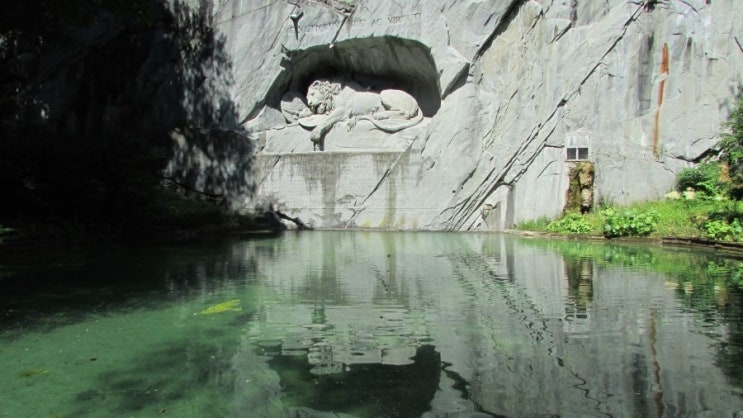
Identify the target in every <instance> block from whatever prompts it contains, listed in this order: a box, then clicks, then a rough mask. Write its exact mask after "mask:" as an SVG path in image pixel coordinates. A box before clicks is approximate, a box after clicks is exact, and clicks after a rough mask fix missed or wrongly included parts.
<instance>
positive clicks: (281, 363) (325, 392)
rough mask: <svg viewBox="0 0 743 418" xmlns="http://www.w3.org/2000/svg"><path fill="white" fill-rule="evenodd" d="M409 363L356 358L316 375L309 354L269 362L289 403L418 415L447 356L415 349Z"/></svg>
mask: <svg viewBox="0 0 743 418" xmlns="http://www.w3.org/2000/svg"><path fill="white" fill-rule="evenodd" d="M411 360H412V362H411V363H410V364H407V365H399V366H393V365H384V364H379V363H369V364H355V365H350V366H348V367H347V368H345V369H341V370H338V371H337V372H336V373H333V374H323V375H320V376H318V375H316V374H314V373H313V370H312V365H311V364H309V363H308V362H307V358H306V357H304V356H296V355H294V356H292V355H288V356H285V355H276V356H274V357H273V358H272V359H271V360H270V361H269V362H268V364H269V366H270V367H271V368H272V369H273V370H275V371H276V372H277V373H278V375H279V378H280V383H281V385H282V386H283V388H284V391H283V392H284V396H285V397H286V399H287V403H288V404H290V405H294V406H302V407H309V408H312V409H315V410H320V411H333V412H342V413H348V414H353V415H355V416H361V417H418V416H421V415H422V414H423V413H424V412H426V411H428V410H429V409H430V402H431V400H432V399H433V397H434V394H435V392H436V391H437V389H438V384H439V375H440V374H441V358H440V354H439V353H437V352H436V350H435V349H434V347H433V346H430V345H424V346H421V347H419V348H418V349H417V350H415V355H414V356H413V357H412V358H411Z"/></svg>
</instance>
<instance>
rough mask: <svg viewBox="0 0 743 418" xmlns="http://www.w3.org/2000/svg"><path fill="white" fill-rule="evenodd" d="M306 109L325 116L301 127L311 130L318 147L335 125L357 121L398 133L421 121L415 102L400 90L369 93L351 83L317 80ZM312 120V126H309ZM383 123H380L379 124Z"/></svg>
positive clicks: (308, 97)
mask: <svg viewBox="0 0 743 418" xmlns="http://www.w3.org/2000/svg"><path fill="white" fill-rule="evenodd" d="M307 105H308V107H309V108H310V110H311V111H312V113H313V114H314V115H327V117H325V118H322V119H320V120H319V121H318V119H317V118H315V119H312V118H306V119H308V120H307V121H306V122H307V123H303V120H302V119H300V120H299V121H298V122H299V123H300V124H302V125H303V126H305V127H310V128H314V129H313V130H312V134H311V135H310V139H312V141H313V142H315V143H319V142H322V140H323V139H324V138H325V135H326V134H327V133H328V132H329V131H330V130H331V129H332V128H333V126H335V124H336V123H338V122H341V121H344V120H348V121H349V122H350V124H351V126H353V125H354V124H355V123H356V121H357V120H368V121H369V122H371V123H372V124H373V125H374V126H375V127H376V128H377V129H380V130H382V131H385V132H390V133H392V132H398V131H401V130H403V129H407V128H410V127H412V126H415V125H417V124H418V123H420V122H421V120H423V114H422V112H421V109H420V107H419V106H418V102H417V101H416V100H415V98H413V96H411V95H410V94H408V93H406V92H404V91H402V90H393V89H389V90H382V91H380V92H375V91H369V90H368V89H366V88H364V87H362V86H361V85H359V84H357V83H354V82H340V81H338V80H328V79H320V80H316V81H314V82H313V83H312V84H311V85H310V86H309V88H308V89H307ZM310 120H312V122H310ZM380 121H384V122H380Z"/></svg>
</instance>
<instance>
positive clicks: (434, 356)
mask: <svg viewBox="0 0 743 418" xmlns="http://www.w3.org/2000/svg"><path fill="white" fill-rule="evenodd" d="M62 260H64V257H62ZM75 260H76V261H75V262H74V263H66V264H65V263H62V264H61V265H63V266H65V267H64V268H60V267H59V266H60V263H56V264H54V263H52V264H51V266H47V267H45V266H44V265H43V264H34V265H31V267H29V265H26V266H25V267H24V266H23V265H21V266H16V267H13V268H10V269H9V270H8V269H6V271H12V275H11V276H10V277H9V278H5V279H3V280H1V281H0V301H1V302H2V305H0V306H1V307H2V308H1V309H2V312H1V313H2V315H3V317H4V318H5V320H4V321H3V322H0V327H1V328H0V339H2V340H3V342H4V344H3V347H2V349H0V368H2V369H3V370H13V373H12V377H11V378H9V379H7V381H6V382H3V383H0V390H2V392H0V393H10V394H11V395H12V396H10V400H9V401H8V402H7V403H5V404H4V406H3V408H5V410H7V411H10V412H8V413H6V412H5V410H2V411H0V412H2V413H6V414H9V416H10V415H13V416H17V415H39V416H44V415H52V414H59V415H74V416H85V415H91V416H92V415H99V416H100V415H101V414H103V415H111V416H113V415H152V414H162V413H168V414H172V415H175V416H246V414H249V415H250V416H343V414H346V415H350V416H360V417H376V416H391V417H395V416H445V415H447V414H449V415H457V414H459V416H549V415H560V416H678V415H682V416H686V415H700V414H706V415H710V416H718V415H728V416H731V415H733V414H734V413H736V412H737V411H738V410H740V409H743V401H742V400H741V394H742V393H743V390H742V388H743V372H742V370H741V362H740V358H741V355H742V354H743V332H741V327H742V325H741V324H743V308H741V306H742V305H741V302H743V300H741V295H742V293H741V290H740V287H739V283H740V277H741V274H740V272H743V264H741V262H739V261H736V260H730V259H723V258H719V257H716V256H715V255H714V254H707V253H701V252H690V251H680V250H675V251H669V250H666V249H661V248H657V247H638V246H617V245H607V244H590V243H579V242H556V241H541V240H525V239H519V238H514V237H508V236H502V235H492V234H450V233H371V232H353V233H351V232H312V233H302V234H293V233H289V234H285V235H283V236H281V237H274V238H270V239H262V240H256V239H242V240H235V241H226V242H217V243H212V244H211V245H206V246H203V245H199V246H177V247H168V248H162V247H161V248H152V249H147V250H146V251H145V250H140V251H133V252H132V251H124V250H123V249H122V250H118V251H107V252H105V253H101V254H97V255H96V254H93V255H90V254H88V255H86V256H85V257H82V258H80V257H78V258H76V259H75ZM55 266H56V267H55ZM100 277H106V280H100ZM96 278H98V279H96ZM29 283H31V284H29ZM34 288H43V289H44V292H31V290H33V289H34ZM75 295H78V296H75ZM79 295H83V296H79ZM225 301H239V304H237V305H238V306H239V307H240V310H239V311H226V312H221V313H217V314H213V315H207V314H199V313H200V312H204V311H205V309H206V308H208V307H209V306H213V305H215V304H219V303H223V302H225ZM60 312H61V313H65V314H66V316H65V317H64V320H57V319H55V318H59V314H60ZM70 313H75V314H74V315H73V314H70ZM8 318H11V319H12V320H8ZM39 331H42V332H39ZM29 347H32V348H33V349H31V350H29ZM93 358H94V359H95V360H91V359H93ZM37 369H43V370H45V371H46V372H47V373H46V374H42V373H41V372H39V373H36V374H35V375H33V376H32V375H31V374H33V373H31V374H29V373H26V374H27V375H24V372H26V371H28V370H37ZM61 382H64V384H60V383H61ZM59 387H62V388H65V389H63V390H61V392H60V389H56V392H55V390H53V389H52V388H59ZM41 393H45V394H47V395H46V398H48V399H49V401H48V403H44V402H42V403H39V402H36V403H35V404H34V399H35V397H38V396H39V394H41ZM52 393H58V395H54V396H52V395H51V394H52ZM30 404H34V405H35V406H34V408H37V409H34V410H33V411H32V412H33V413H28V412H29V408H30V407H29V405H30ZM93 411H95V413H93ZM36 412H38V413H36ZM2 413H0V416H1V415H2Z"/></svg>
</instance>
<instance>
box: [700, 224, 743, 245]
mask: <svg viewBox="0 0 743 418" xmlns="http://www.w3.org/2000/svg"><path fill="white" fill-rule="evenodd" d="M701 230H702V233H703V234H704V236H705V237H707V238H709V239H713V240H717V241H743V226H741V224H740V222H738V218H735V219H733V221H732V222H729V221H727V220H726V219H707V220H706V221H704V222H703V223H702V225H701Z"/></svg>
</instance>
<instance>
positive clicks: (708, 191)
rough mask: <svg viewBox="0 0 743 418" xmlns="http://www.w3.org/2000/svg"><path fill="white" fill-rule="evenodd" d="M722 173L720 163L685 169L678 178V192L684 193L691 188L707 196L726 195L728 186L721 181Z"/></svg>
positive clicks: (703, 164)
mask: <svg viewBox="0 0 743 418" xmlns="http://www.w3.org/2000/svg"><path fill="white" fill-rule="evenodd" d="M721 173H722V167H721V166H720V164H719V163H702V164H699V165H698V166H696V167H688V168H685V169H683V170H681V171H680V172H679V173H678V175H677V176H676V190H677V191H679V192H683V191H684V190H686V189H687V188H689V187H691V188H692V189H694V190H695V191H697V192H701V193H703V194H704V195H707V196H720V195H723V194H725V193H726V185H725V183H724V182H722V181H721V180H720V175H721ZM698 197H702V196H698Z"/></svg>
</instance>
